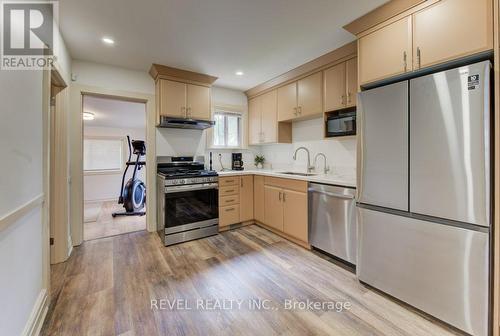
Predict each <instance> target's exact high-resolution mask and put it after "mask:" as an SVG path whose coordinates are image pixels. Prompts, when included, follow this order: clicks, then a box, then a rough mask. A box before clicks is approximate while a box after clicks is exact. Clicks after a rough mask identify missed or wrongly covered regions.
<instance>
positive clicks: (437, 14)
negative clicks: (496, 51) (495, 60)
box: [413, 0, 493, 69]
mask: <svg viewBox="0 0 500 336" xmlns="http://www.w3.org/2000/svg"><path fill="white" fill-rule="evenodd" d="M492 6H493V4H492V1H491V0H474V1H470V0H442V1H439V2H437V3H435V4H433V5H431V6H429V7H426V8H424V9H422V10H421V11H418V12H416V13H415V14H413V53H414V56H413V59H414V60H415V62H414V64H415V66H414V67H415V68H416V69H419V68H421V67H422V68H423V67H427V66H431V65H434V64H437V63H441V62H444V61H447V60H451V59H455V58H460V57H462V56H467V55H471V54H475V53H478V52H481V51H485V50H489V49H492V48H493V24H492V22H493V10H492Z"/></svg>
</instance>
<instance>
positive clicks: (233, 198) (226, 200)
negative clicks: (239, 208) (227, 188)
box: [219, 195, 240, 207]
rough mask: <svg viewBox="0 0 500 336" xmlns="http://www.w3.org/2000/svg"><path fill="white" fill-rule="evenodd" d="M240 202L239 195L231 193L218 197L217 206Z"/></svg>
mask: <svg viewBox="0 0 500 336" xmlns="http://www.w3.org/2000/svg"><path fill="white" fill-rule="evenodd" d="M239 203H240V196H238V195H231V196H222V197H220V199H219V206H221V207H222V206H227V205H234V204H239Z"/></svg>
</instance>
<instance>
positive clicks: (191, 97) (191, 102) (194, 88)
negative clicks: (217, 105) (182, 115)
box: [186, 84, 210, 120]
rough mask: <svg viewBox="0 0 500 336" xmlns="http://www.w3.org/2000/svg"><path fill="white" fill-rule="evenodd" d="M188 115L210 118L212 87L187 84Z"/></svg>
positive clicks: (194, 117) (203, 118) (190, 116)
mask: <svg viewBox="0 0 500 336" xmlns="http://www.w3.org/2000/svg"><path fill="white" fill-rule="evenodd" d="M186 108H187V111H186V113H187V117H188V118H191V119H201V120H210V88H209V87H206V86H201V85H193V84H187V106H186Z"/></svg>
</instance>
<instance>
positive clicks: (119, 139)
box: [83, 94, 147, 240]
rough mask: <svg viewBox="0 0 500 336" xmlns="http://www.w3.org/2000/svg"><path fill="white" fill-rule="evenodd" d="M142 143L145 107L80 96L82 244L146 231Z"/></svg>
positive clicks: (87, 95)
mask: <svg viewBox="0 0 500 336" xmlns="http://www.w3.org/2000/svg"><path fill="white" fill-rule="evenodd" d="M129 139H130V144H131V145H130V147H129ZM145 140H146V104H145V103H144V102H136V101H129V100H122V99H117V98H114V97H104V96H96V95H89V94H85V95H83V175H84V176H83V195H84V201H83V202H84V206H83V213H84V220H83V222H84V223H83V239H84V240H92V239H97V238H104V237H109V236H115V235H119V234H124V233H129V232H134V231H140V230H145V229H146V216H147V214H146V204H145V202H146V197H145V195H146V188H145V186H146V169H145V163H146V162H145V160H146V158H145V149H144V148H142V144H141V142H144V143H143V144H144V147H147V144H146V143H145Z"/></svg>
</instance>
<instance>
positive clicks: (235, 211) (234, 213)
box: [219, 205, 240, 226]
mask: <svg viewBox="0 0 500 336" xmlns="http://www.w3.org/2000/svg"><path fill="white" fill-rule="evenodd" d="M239 222H240V207H239V206H238V205H230V206H224V207H220V208H219V226H227V225H231V224H236V223H239Z"/></svg>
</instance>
